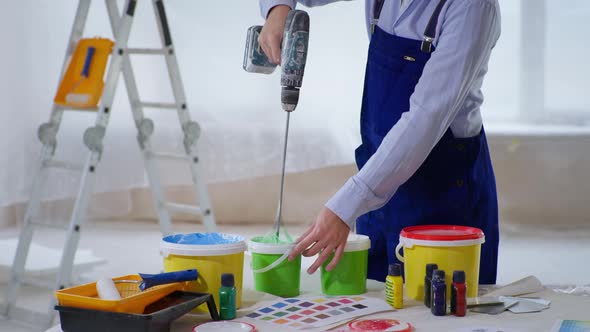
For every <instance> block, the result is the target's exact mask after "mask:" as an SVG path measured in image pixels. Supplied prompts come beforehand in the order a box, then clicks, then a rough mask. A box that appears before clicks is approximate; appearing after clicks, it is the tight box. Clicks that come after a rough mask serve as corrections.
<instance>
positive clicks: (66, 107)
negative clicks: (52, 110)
mask: <svg viewBox="0 0 590 332" xmlns="http://www.w3.org/2000/svg"><path fill="white" fill-rule="evenodd" d="M56 106H57V108H58V109H59V110H62V111H88V112H96V111H98V106H93V107H76V106H70V105H56Z"/></svg>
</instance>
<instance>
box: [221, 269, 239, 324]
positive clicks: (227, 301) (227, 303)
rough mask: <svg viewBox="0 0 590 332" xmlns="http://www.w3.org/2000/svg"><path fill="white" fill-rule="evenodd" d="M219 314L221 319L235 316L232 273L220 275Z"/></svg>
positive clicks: (234, 292) (234, 293) (234, 291)
mask: <svg viewBox="0 0 590 332" xmlns="http://www.w3.org/2000/svg"><path fill="white" fill-rule="evenodd" d="M219 316H220V317H221V319H223V320H229V319H234V318H236V287H235V281H234V275H233V274H231V273H224V274H222V275H221V288H219Z"/></svg>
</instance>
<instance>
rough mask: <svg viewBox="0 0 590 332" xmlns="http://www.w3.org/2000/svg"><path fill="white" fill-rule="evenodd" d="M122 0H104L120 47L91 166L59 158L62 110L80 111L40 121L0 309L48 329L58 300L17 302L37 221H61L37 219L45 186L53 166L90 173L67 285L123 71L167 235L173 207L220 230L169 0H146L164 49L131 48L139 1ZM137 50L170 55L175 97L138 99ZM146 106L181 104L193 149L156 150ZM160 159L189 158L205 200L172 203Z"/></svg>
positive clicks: (88, 138) (91, 135)
mask: <svg viewBox="0 0 590 332" xmlns="http://www.w3.org/2000/svg"><path fill="white" fill-rule="evenodd" d="M91 1H92V0H80V1H79V3H78V8H77V11H76V17H75V19H74V23H73V26H72V31H71V34H70V39H69V44H68V48H67V51H66V56H65V60H64V64H63V68H62V72H61V75H60V76H63V75H64V72H65V69H66V67H67V65H68V63H69V58H70V57H71V55H72V53H73V51H74V49H75V47H76V45H77V42H78V40H80V39H81V38H82V35H83V32H84V27H85V23H86V20H87V17H88V13H89V9H90V4H91ZM116 1H117V0H105V4H106V7H107V12H108V15H109V21H110V25H111V28H112V30H113V35H114V39H115V45H114V47H113V51H112V53H111V59H110V63H109V67H108V71H107V74H106V79H105V85H104V89H103V96H102V99H101V101H100V104H99V106H98V107H97V108H96V109H95V110H96V112H97V115H96V121H95V124H94V126H93V127H90V128H88V129H86V131H85V132H84V137H83V140H84V144H85V145H86V147H87V148H88V149H89V153H88V157H87V159H86V162H85V164H84V165H74V164H71V163H68V162H63V161H56V160H53V156H54V154H55V149H56V145H57V142H56V135H57V132H58V130H59V126H60V123H61V119H62V115H63V112H64V111H68V110H76V109H74V108H70V107H65V106H60V105H56V104H54V105H53V107H52V110H51V116H50V119H49V121H48V122H47V123H44V124H42V125H41V126H40V127H39V130H38V136H39V139H40V141H41V142H42V143H43V147H42V150H41V157H40V163H39V166H38V169H37V175H36V177H35V179H34V182H33V190H32V196H31V199H30V201H29V205H28V207H27V210H26V213H25V217H24V222H23V226H22V229H21V232H20V234H19V241H18V247H17V251H16V255H15V258H14V262H13V266H12V271H11V275H10V280H9V285H8V290H7V294H6V299H5V303H4V305H3V307H2V308H1V311H0V314H2V316H4V318H8V319H15V320H24V321H28V322H29V323H31V322H32V323H33V324H34V325H38V326H41V327H47V326H49V324H51V322H52V320H53V317H54V310H53V305H54V303H55V302H54V301H51V303H50V307H49V310H48V313H47V314H42V313H41V314H39V313H30V312H27V310H26V309H21V308H19V307H17V306H16V301H17V298H18V293H19V288H20V286H21V283H22V281H23V278H24V273H25V263H26V260H27V255H28V252H29V248H30V244H31V242H32V238H33V232H34V229H35V226H49V227H55V226H53V225H49V224H44V223H43V222H39V221H38V220H36V217H37V214H38V211H39V207H40V204H41V193H42V189H43V188H44V187H45V186H46V180H47V172H48V171H49V169H50V168H62V169H68V170H80V171H82V172H83V173H82V178H81V182H80V185H79V190H78V194H77V197H76V201H75V204H74V209H73V211H72V215H71V218H70V222H69V225H68V227H67V236H66V241H65V245H64V250H63V253H62V257H61V262H60V268H59V272H58V275H57V279H56V284H55V288H56V289H63V288H65V287H67V286H69V285H70V283H71V275H72V270H73V263H74V257H75V253H76V250H77V246H78V242H79V239H80V232H81V228H82V226H83V225H84V222H85V219H86V210H87V207H88V202H89V195H91V194H92V192H93V188H94V184H95V177H96V171H97V168H98V166H99V162H100V158H101V154H102V151H103V144H102V142H103V138H104V135H105V132H106V128H107V125H108V121H109V116H110V112H111V106H112V104H113V100H114V96H115V91H116V87H117V82H118V78H119V73H120V72H122V73H123V78H124V80H125V85H126V88H127V94H128V97H129V102H130V104H131V110H132V112H133V118H134V122H135V126H136V127H137V130H138V134H137V140H138V143H139V147H140V149H141V153H142V157H143V159H144V163H145V170H146V173H147V177H148V181H149V185H150V187H151V190H152V194H153V195H152V196H153V201H154V204H155V206H156V211H157V214H158V219H159V224H160V230H161V232H162V234H164V235H166V234H169V233H171V221H170V215H169V210H170V211H176V212H184V213H189V214H193V215H199V216H201V217H202V220H203V224H204V225H205V228H206V229H207V231H214V230H215V228H216V224H215V218H214V214H213V211H212V208H211V204H210V201H209V195H208V191H207V187H206V183H205V182H204V179H203V176H202V172H201V169H200V163H201V162H202V158H201V157H200V155H199V154H198V151H197V140H198V137H199V135H200V127H199V125H198V123H196V122H194V121H192V120H191V117H190V113H189V110H188V108H187V104H186V98H185V94H184V88H183V84H182V80H181V77H180V71H179V68H178V63H177V60H176V56H175V50H174V47H173V44H172V38H171V35H170V29H169V26H168V20H167V17H166V12H165V9H164V3H163V0H144V1H151V2H152V5H153V8H154V12H155V17H156V22H157V26H158V30H159V33H160V39H161V42H162V47H161V48H155V49H146V48H143V49H139V48H128V47H127V43H128V40H129V34H130V31H131V27H132V24H133V18H134V13H135V7H136V5H137V3H138V2H139V1H138V0H125V4H124V8H123V12H122V14H119V9H118V6H117V2H116ZM130 54H148V55H162V56H164V57H165V60H166V65H167V68H168V73H169V77H170V81H171V85H172V91H173V95H174V99H175V100H174V102H173V103H160V102H143V101H140V100H139V92H138V89H137V85H136V82H135V76H134V73H133V68H132V65H131V61H130V57H129V55H130ZM144 108H162V109H173V110H174V109H175V110H176V111H177V114H178V118H179V121H180V124H181V127H182V131H183V134H184V140H183V143H184V148H185V153H186V154H184V155H175V154H166V153H154V152H152V149H151V145H150V136H151V135H152V133H153V131H154V124H153V121H152V120H150V119H148V118H146V117H144V114H143V109H144ZM159 158H164V159H172V160H184V161H187V162H188V163H189V165H190V166H189V168H190V171H191V175H192V180H193V184H194V186H195V189H196V192H197V195H198V199H199V206H190V205H184V204H178V203H168V202H166V201H165V197H164V191H163V188H162V185H161V183H160V180H159V177H158V176H157V170H156V165H155V160H156V159H159ZM52 299H53V297H52Z"/></svg>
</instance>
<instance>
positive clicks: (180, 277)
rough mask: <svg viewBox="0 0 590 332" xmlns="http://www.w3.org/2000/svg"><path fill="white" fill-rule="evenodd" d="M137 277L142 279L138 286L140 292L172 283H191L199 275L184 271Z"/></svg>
mask: <svg viewBox="0 0 590 332" xmlns="http://www.w3.org/2000/svg"><path fill="white" fill-rule="evenodd" d="M139 276H140V277H141V279H143V282H142V283H141V284H140V285H139V289H141V290H142V291H144V290H146V289H148V288H151V287H154V286H158V285H164V284H171V283H173V282H183V281H193V280H197V278H198V277H199V273H198V272H197V270H194V269H193V270H185V271H177V272H168V273H160V274H142V273H140V274H139Z"/></svg>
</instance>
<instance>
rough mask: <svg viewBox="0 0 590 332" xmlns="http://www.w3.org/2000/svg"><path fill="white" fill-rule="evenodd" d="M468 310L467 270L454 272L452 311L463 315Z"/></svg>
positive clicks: (457, 314) (456, 314) (460, 315)
mask: <svg viewBox="0 0 590 332" xmlns="http://www.w3.org/2000/svg"><path fill="white" fill-rule="evenodd" d="M466 311H467V286H466V285H465V271H454V272H453V285H452V286H451V313H452V314H454V315H455V316H459V317H463V316H465V313H466Z"/></svg>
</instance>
